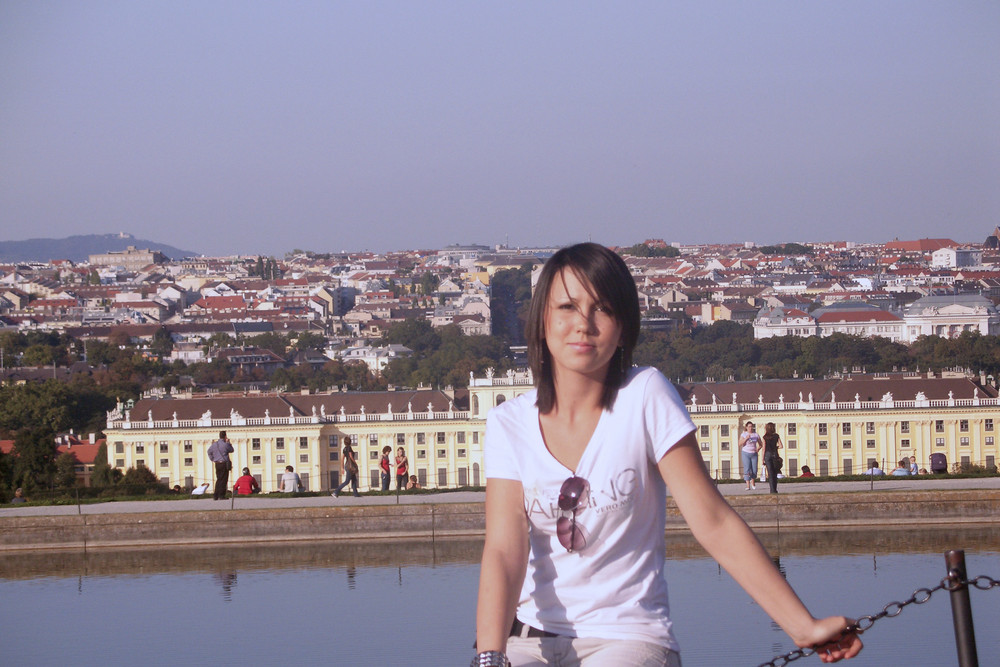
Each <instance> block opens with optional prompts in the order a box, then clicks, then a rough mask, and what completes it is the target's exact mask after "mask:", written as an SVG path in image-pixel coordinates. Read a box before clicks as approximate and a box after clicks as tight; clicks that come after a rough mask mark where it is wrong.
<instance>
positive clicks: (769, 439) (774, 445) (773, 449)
mask: <svg viewBox="0 0 1000 667" xmlns="http://www.w3.org/2000/svg"><path fill="white" fill-rule="evenodd" d="M779 449H782V445H781V436H780V435H778V433H777V432H776V431H775V430H774V422H768V423H766V424H764V468H766V469H767V485H768V486H769V487H770V488H771V493H777V492H778V471H779V470H781V466H780V465H778V458H779V456H780V455H779V454H778V450H779Z"/></svg>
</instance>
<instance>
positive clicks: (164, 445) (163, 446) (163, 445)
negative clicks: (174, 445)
mask: <svg viewBox="0 0 1000 667" xmlns="http://www.w3.org/2000/svg"><path fill="white" fill-rule="evenodd" d="M160 453H161V454H169V453H170V445H168V444H167V443H165V442H161V443H160Z"/></svg>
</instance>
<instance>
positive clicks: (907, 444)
mask: <svg viewBox="0 0 1000 667" xmlns="http://www.w3.org/2000/svg"><path fill="white" fill-rule="evenodd" d="M899 446H900V447H902V448H903V449H909V448H910V440H909V438H903V439H902V440H900V441H899Z"/></svg>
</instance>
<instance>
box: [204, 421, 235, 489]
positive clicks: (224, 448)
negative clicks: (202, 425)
mask: <svg viewBox="0 0 1000 667" xmlns="http://www.w3.org/2000/svg"><path fill="white" fill-rule="evenodd" d="M232 451H233V445H232V443H231V442H229V438H227V437H226V432H225V431H219V439H218V440H216V441H215V442H213V443H212V444H211V445H209V447H208V458H209V459H210V460H211V461H212V463H214V464H215V493H214V494H213V495H212V497H213V498H214V499H215V500H225V499H226V491H228V490H229V471H230V470H232V469H233V462H232V461H230V460H229V454H230V452H232Z"/></svg>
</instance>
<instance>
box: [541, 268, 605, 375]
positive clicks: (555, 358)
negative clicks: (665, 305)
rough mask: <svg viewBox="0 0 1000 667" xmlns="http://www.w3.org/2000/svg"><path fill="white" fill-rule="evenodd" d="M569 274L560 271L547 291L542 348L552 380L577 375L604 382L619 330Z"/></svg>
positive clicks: (582, 284)
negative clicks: (550, 363) (545, 351)
mask: <svg viewBox="0 0 1000 667" xmlns="http://www.w3.org/2000/svg"><path fill="white" fill-rule="evenodd" d="M588 287H589V285H587V284H585V283H584V282H583V281H582V280H581V279H580V278H579V277H578V276H577V275H576V274H575V273H574V272H573V271H571V270H568V269H563V270H562V271H561V272H560V273H559V274H558V275H556V276H555V279H554V280H553V281H552V285H551V287H550V289H549V294H548V299H547V302H546V308H545V345H546V346H547V347H548V350H549V355H550V356H551V359H552V365H553V369H552V370H553V377H554V378H555V379H556V380H558V379H559V378H560V377H561V376H563V375H566V374H573V373H577V374H581V375H585V376H587V377H589V378H592V379H594V380H597V381H599V382H604V378H605V377H606V376H607V371H608V363H609V362H610V361H611V358H612V356H613V355H614V353H615V349H616V348H617V347H618V346H619V345H620V344H621V337H622V326H621V324H620V323H619V322H618V321H617V320H616V319H615V318H614V316H613V315H612V314H611V311H610V310H609V309H608V307H607V304H604V303H601V302H600V301H598V300H597V298H596V297H595V296H593V295H591V293H590V291H588Z"/></svg>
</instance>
